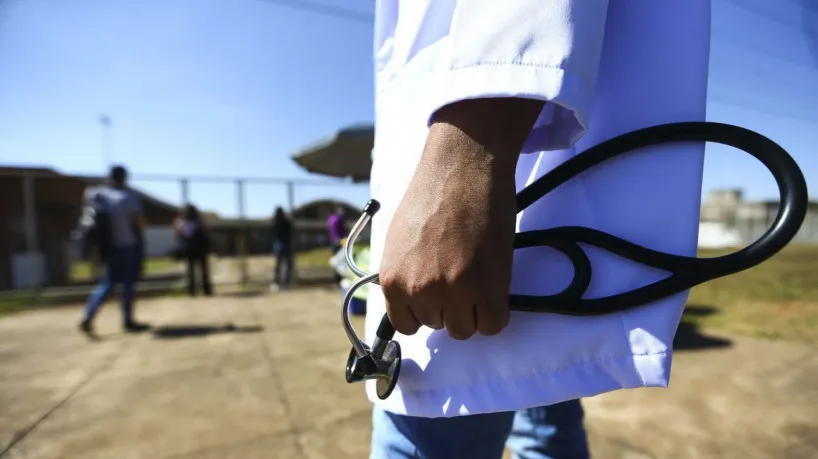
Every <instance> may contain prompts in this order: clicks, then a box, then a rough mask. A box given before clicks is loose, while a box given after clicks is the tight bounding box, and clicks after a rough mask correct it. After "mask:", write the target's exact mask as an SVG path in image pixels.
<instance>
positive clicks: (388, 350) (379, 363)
mask: <svg viewBox="0 0 818 459" xmlns="http://www.w3.org/2000/svg"><path fill="white" fill-rule="evenodd" d="M400 363H401V352H400V344H398V342H397V341H389V342H387V343H385V346H384V349H383V354H382V355H381V356H380V357H377V356H375V355H373V353H372V352H371V351H369V350H368V349H367V353H366V354H365V355H364V356H363V357H358V354H357V352H356V351H355V349H354V348H353V349H351V350H350V351H349V358H347V368H346V374H345V376H346V380H347V382H348V383H353V382H360V381H365V380H367V379H374V380H376V383H375V389H376V392H377V394H378V398H380V399H381V400H386V399H387V398H388V397H389V396H390V395H391V394H392V391H393V390H395V385H397V383H398V376H400Z"/></svg>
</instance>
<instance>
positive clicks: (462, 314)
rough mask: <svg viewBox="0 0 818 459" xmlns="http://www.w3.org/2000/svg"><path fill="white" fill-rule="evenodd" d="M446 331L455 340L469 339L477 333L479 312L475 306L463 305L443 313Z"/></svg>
mask: <svg viewBox="0 0 818 459" xmlns="http://www.w3.org/2000/svg"><path fill="white" fill-rule="evenodd" d="M443 321H444V323H445V324H446V331H447V332H448V333H449V336H451V337H452V338H454V339H457V340H464V339H469V338H471V337H472V335H474V333H475V332H476V331H477V311H476V308H475V306H474V305H473V304H468V303H462V304H460V305H459V307H456V308H453V307H450V308H447V309H446V310H445V311H443Z"/></svg>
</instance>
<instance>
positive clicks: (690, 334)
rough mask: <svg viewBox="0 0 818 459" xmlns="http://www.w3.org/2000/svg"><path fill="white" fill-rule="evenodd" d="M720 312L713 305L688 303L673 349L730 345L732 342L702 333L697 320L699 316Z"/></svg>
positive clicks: (697, 348)
mask: <svg viewBox="0 0 818 459" xmlns="http://www.w3.org/2000/svg"><path fill="white" fill-rule="evenodd" d="M717 312H718V309H716V308H714V307H713V306H706V305H701V304H688V305H687V306H686V307H685V310H684V314H682V323H681V324H679V328H678V329H677V330H676V336H675V337H674V339H673V349H675V350H677V351H695V350H703V349H713V348H723V347H728V346H730V345H731V344H732V342H731V341H730V340H728V339H725V338H720V337H717V336H708V335H705V334H702V332H701V331H700V330H699V326H698V325H696V324H695V323H693V322H695V321H696V319H697V318H699V317H704V316H709V315H712V314H715V313H717Z"/></svg>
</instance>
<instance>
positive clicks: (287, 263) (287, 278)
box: [273, 242, 293, 287]
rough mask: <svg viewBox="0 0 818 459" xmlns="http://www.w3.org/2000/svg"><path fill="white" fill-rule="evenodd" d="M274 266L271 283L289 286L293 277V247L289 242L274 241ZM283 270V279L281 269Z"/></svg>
mask: <svg viewBox="0 0 818 459" xmlns="http://www.w3.org/2000/svg"><path fill="white" fill-rule="evenodd" d="M273 254H274V255H275V259H276V260H275V267H273V283H274V284H281V285H284V286H285V287H287V286H289V285H290V283H291V282H292V279H293V247H292V245H290V244H282V243H280V242H276V243H275V244H273ZM282 269H283V270H284V280H283V281H282V279H281V271H282Z"/></svg>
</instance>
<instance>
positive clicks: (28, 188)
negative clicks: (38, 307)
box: [23, 174, 43, 302]
mask: <svg viewBox="0 0 818 459" xmlns="http://www.w3.org/2000/svg"><path fill="white" fill-rule="evenodd" d="M23 213H24V217H23V220H24V223H23V224H24V227H25V238H26V268H27V269H28V280H29V283H30V288H31V289H32V292H33V293H34V299H35V302H36V301H39V297H40V287H41V282H40V277H41V276H42V274H43V273H42V269H41V268H42V266H39V264H38V263H37V261H38V259H37V254H38V250H39V249H38V246H39V241H38V240H37V199H36V195H35V186H34V176H32V175H31V174H26V175H24V176H23Z"/></svg>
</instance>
